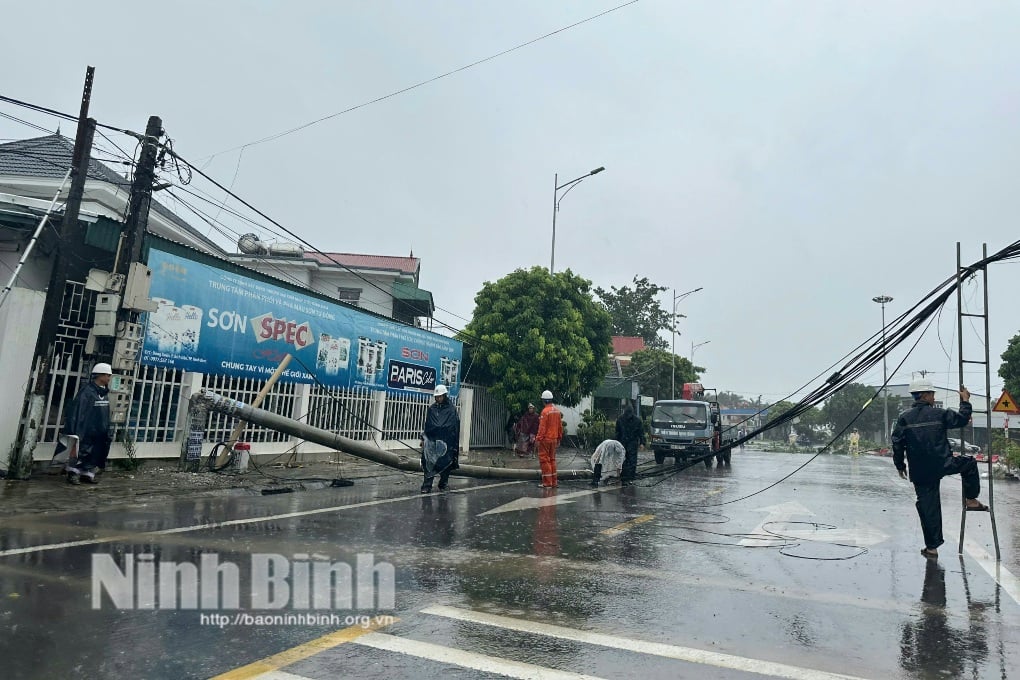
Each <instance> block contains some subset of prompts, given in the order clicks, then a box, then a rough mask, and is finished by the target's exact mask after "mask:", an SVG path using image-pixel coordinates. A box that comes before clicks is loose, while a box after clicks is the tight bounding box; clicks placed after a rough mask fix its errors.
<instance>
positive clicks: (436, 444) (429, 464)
mask: <svg viewBox="0 0 1020 680" xmlns="http://www.w3.org/2000/svg"><path fill="white" fill-rule="evenodd" d="M424 442H425V446H424V448H423V449H422V454H421V460H422V463H421V465H422V468H423V469H424V471H425V476H426V477H429V478H431V477H434V476H435V475H436V473H437V472H441V471H442V470H436V463H437V462H438V461H439V459H440V458H442V457H443V456H444V455H446V452H447V446H446V442H444V441H443V440H442V439H429V438H428V437H425V439H424ZM448 460H449V458H447V460H446V461H444V463H447V464H446V465H442V466H440V467H448Z"/></svg>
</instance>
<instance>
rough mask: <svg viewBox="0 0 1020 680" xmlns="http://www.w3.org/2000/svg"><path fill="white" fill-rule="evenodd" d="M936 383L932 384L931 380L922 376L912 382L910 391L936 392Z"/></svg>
mask: <svg viewBox="0 0 1020 680" xmlns="http://www.w3.org/2000/svg"><path fill="white" fill-rule="evenodd" d="M934 391H935V385H933V384H932V382H931V380H928V379H927V378H921V379H920V380H915V381H913V382H912V383H910V392H911V393H914V392H934Z"/></svg>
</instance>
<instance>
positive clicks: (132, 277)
mask: <svg viewBox="0 0 1020 680" xmlns="http://www.w3.org/2000/svg"><path fill="white" fill-rule="evenodd" d="M151 284H152V270H151V269H149V268H148V267H146V266H145V265H144V264H142V263H141V262H134V263H132V264H131V271H130V272H128V277H127V283H126V284H125V285H124V308H125V309H133V310H135V311H138V312H155V311H156V308H157V304H156V303H155V302H153V301H152V300H150V299H149V286H150V285H151Z"/></svg>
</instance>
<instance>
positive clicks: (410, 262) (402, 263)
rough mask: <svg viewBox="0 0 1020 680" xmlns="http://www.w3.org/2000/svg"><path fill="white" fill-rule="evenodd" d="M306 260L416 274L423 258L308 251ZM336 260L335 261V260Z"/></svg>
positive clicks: (353, 267)
mask: <svg viewBox="0 0 1020 680" xmlns="http://www.w3.org/2000/svg"><path fill="white" fill-rule="evenodd" d="M305 259H306V260H315V261H316V262H318V263H319V264H323V265H326V266H330V265H332V266H334V267H335V266H336V263H337V262H339V263H340V264H341V265H343V266H345V267H350V268H351V269H387V270H390V271H393V270H396V271H398V272H400V273H402V274H415V273H417V272H418V265H419V264H420V263H421V260H420V259H418V258H417V257H396V256H394V255H358V254H356V253H315V252H306V253H305ZM334 260H335V261H334Z"/></svg>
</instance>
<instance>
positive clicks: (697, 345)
mask: <svg viewBox="0 0 1020 680" xmlns="http://www.w3.org/2000/svg"><path fill="white" fill-rule="evenodd" d="M710 342H712V341H711V340H706V341H705V342H699V343H698V344H696V345H695V344H694V342H693V341H692V342H691V365H692V366H693V365H694V350H696V349H698V348H699V347H701V346H702V345H707V344H708V343H710Z"/></svg>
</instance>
